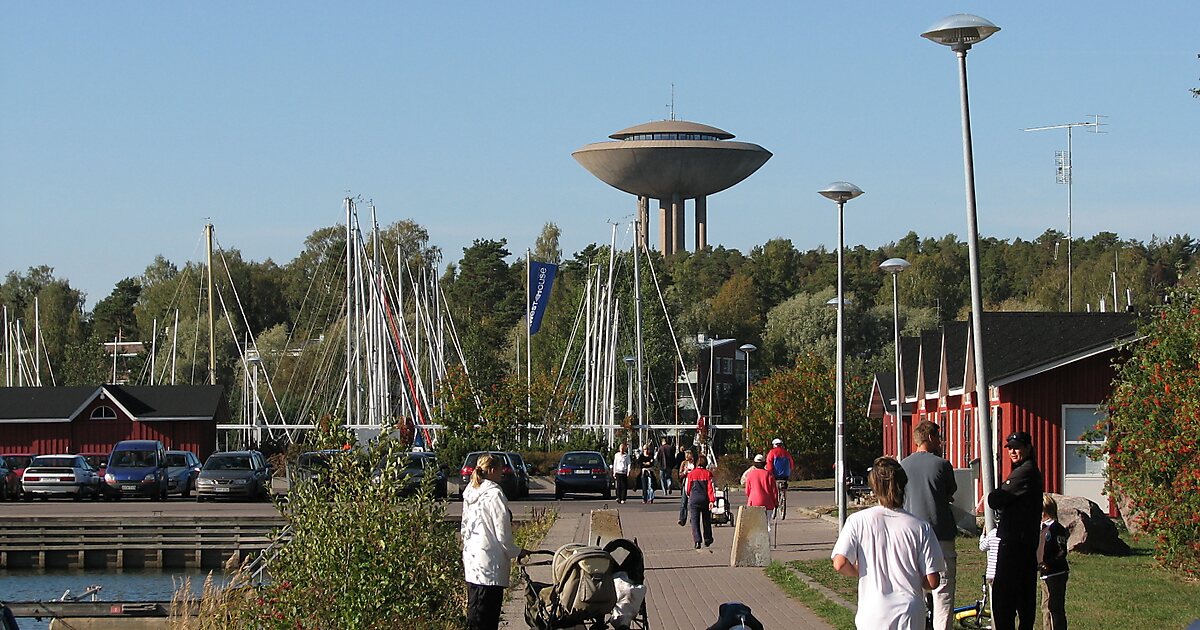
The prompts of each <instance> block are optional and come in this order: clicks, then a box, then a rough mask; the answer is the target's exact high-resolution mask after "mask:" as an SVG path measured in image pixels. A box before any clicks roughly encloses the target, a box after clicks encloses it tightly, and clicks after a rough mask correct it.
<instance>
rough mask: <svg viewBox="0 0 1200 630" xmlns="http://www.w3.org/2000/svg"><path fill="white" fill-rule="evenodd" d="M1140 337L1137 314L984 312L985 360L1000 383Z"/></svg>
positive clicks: (990, 377)
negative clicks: (1036, 369)
mask: <svg viewBox="0 0 1200 630" xmlns="http://www.w3.org/2000/svg"><path fill="white" fill-rule="evenodd" d="M1136 336H1137V317H1136V316H1135V315H1133V314H1132V313H984V314H983V353H984V354H983V360H984V361H985V367H986V368H987V378H988V381H989V382H990V383H992V384H996V383H997V381H1002V380H1005V379H1006V378H1007V377H1010V376H1013V375H1015V374H1018V373H1021V372H1027V371H1029V370H1030V369H1032V368H1035V367H1038V366H1043V365H1051V364H1055V363H1059V362H1060V361H1062V360H1064V359H1068V358H1070V357H1073V356H1077V355H1080V354H1084V353H1088V352H1089V351H1094V350H1107V349H1109V348H1111V347H1113V346H1116V345H1118V344H1120V343H1122V342H1124V341H1129V340H1131V339H1133V338H1134V337H1136Z"/></svg>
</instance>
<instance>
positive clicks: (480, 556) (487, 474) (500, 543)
mask: <svg viewBox="0 0 1200 630" xmlns="http://www.w3.org/2000/svg"><path fill="white" fill-rule="evenodd" d="M503 470H504V463H503V462H501V461H500V460H499V459H498V458H496V457H493V456H492V455H483V456H482V457H480V458H479V461H478V462H476V464H475V470H474V471H472V472H471V483H470V484H469V485H468V486H467V488H466V489H465V490H464V491H463V511H462V525H461V526H460V529H459V532H460V534H461V535H462V546H463V551H462V559H463V573H464V578H465V579H466V582H467V628H468V629H469V630H495V629H496V628H497V627H499V625H500V609H501V607H502V606H503V604H504V590H505V589H506V588H508V584H509V577H508V576H509V572H510V568H511V565H510V562H511V561H512V560H513V559H514V558H520V557H522V556H524V555H525V554H526V553H527V552H526V551H525V550H524V549H521V548H520V547H517V545H516V544H515V543H514V542H513V533H512V513H511V512H509V510H508V499H507V498H505V496H504V490H503V489H501V488H500V484H499V482H500V477H501V475H502V474H503Z"/></svg>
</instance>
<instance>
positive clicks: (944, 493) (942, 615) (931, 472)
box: [900, 420, 958, 630]
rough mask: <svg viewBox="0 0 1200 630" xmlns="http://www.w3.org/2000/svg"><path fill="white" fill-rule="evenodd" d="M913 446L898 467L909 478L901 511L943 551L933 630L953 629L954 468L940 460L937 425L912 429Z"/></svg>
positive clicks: (955, 559) (955, 558) (955, 562)
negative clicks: (924, 525) (930, 533)
mask: <svg viewBox="0 0 1200 630" xmlns="http://www.w3.org/2000/svg"><path fill="white" fill-rule="evenodd" d="M913 445H914V446H915V447H916V450H915V451H913V452H912V454H911V455H909V456H908V457H905V458H904V461H902V462H900V465H901V466H902V467H903V468H904V474H905V475H907V477H908V485H907V486H906V487H905V489H904V511H906V512H908V513H909V514H912V515H913V516H915V517H917V518H919V519H921V520H923V521H925V522H926V523H929V524H930V525H931V526H932V527H933V533H934V535H935V536H937V541H938V545H939V546H940V547H941V548H942V557H943V558H944V559H945V560H946V570H945V571H943V572H942V575H941V582H940V583H939V584H938V587H937V588H936V589H935V590H934V591H933V627H934V629H935V630H951V628H953V627H954V589H955V586H956V583H957V574H958V554H957V552H955V550H954V537H955V536H956V535H958V526H957V524H955V522H954V514H953V513H952V512H951V511H950V504H951V503H952V502H953V501H954V493H955V492H957V491H958V483H957V482H956V481H955V480H954V467H953V466H951V465H950V462H948V461H946V460H945V459H944V458H942V437H941V432H940V431H939V430H938V425H936V424H934V423H933V422H930V421H928V420H925V421H923V422H921V423H919V424H918V425H917V426H916V428H915V429H913Z"/></svg>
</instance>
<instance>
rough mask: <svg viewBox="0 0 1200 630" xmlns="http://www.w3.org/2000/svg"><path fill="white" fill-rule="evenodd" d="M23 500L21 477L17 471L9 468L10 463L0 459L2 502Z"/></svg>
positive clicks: (0, 496)
mask: <svg viewBox="0 0 1200 630" xmlns="http://www.w3.org/2000/svg"><path fill="white" fill-rule="evenodd" d="M19 498H21V477H20V476H18V475H17V471H15V470H13V469H11V468H9V467H8V462H6V461H5V460H4V458H3V457H0V501H8V500H12V501H16V500H17V499H19Z"/></svg>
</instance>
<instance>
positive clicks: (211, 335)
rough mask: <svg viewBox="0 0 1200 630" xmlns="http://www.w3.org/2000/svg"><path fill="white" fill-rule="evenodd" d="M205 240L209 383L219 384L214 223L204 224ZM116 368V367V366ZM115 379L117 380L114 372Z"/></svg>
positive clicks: (114, 350)
mask: <svg viewBox="0 0 1200 630" xmlns="http://www.w3.org/2000/svg"><path fill="white" fill-rule="evenodd" d="M204 240H205V242H206V243H207V245H208V384H209V385H216V384H217V338H216V334H215V330H216V324H215V323H214V322H215V321H216V320H215V319H214V317H213V271H212V253H213V226H212V223H206V224H204ZM116 351H117V349H116V347H113V354H114V356H116ZM114 370H115V368H114ZM113 381H114V382H115V381H116V376H115V374H114V377H113Z"/></svg>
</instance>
